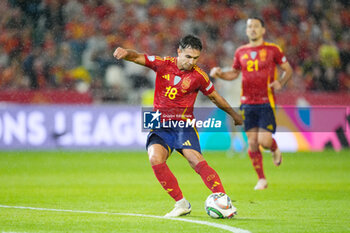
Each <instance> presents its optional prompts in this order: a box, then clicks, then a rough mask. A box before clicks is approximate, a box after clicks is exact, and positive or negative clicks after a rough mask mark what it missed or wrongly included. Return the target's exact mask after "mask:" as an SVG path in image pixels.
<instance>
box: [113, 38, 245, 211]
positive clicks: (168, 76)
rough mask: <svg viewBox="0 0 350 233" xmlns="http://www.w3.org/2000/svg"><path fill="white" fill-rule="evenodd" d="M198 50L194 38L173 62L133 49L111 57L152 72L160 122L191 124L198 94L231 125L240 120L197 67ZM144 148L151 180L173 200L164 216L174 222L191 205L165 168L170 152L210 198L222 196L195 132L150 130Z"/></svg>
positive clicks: (181, 45)
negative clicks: (188, 120)
mask: <svg viewBox="0 0 350 233" xmlns="http://www.w3.org/2000/svg"><path fill="white" fill-rule="evenodd" d="M201 50H202V43H201V41H200V39H199V38H197V37H195V36H192V35H187V36H185V37H184V38H182V39H181V41H180V42H179V47H178V50H177V53H178V56H177V57H165V58H161V57H158V56H148V55H146V54H142V53H138V52H136V51H134V50H130V49H124V48H121V47H119V48H117V49H116V50H115V51H114V53H113V56H114V57H115V58H117V59H124V60H127V61H132V62H135V63H137V64H140V65H143V66H147V67H149V68H151V69H153V70H154V71H155V72H156V81H155V82H156V83H155V94H154V103H153V106H154V111H160V113H162V116H164V118H163V119H165V120H170V118H171V117H170V118H169V119H167V117H169V116H173V117H172V118H171V120H175V121H180V120H182V117H181V116H186V117H187V118H192V119H193V117H194V116H193V106H194V102H195V100H196V97H197V94H198V91H199V90H200V91H201V92H202V93H203V94H204V95H206V96H208V97H209V99H210V100H211V101H212V102H213V103H214V104H216V105H217V106H218V107H219V108H221V109H223V110H224V111H226V112H227V113H228V114H229V115H230V116H231V117H232V118H233V120H234V123H235V124H236V125H241V124H242V123H243V119H242V117H241V115H239V114H238V113H236V112H235V111H234V110H233V109H232V108H231V107H230V105H229V104H228V103H227V102H226V100H225V99H224V98H223V97H221V96H220V95H219V94H218V93H217V92H216V91H215V88H214V86H213V84H212V82H211V81H210V80H209V77H208V75H207V74H206V73H205V72H203V71H202V70H201V69H200V68H199V67H198V66H196V63H197V61H198V58H199V56H200V53H201ZM146 148H147V151H148V156H149V161H150V163H151V165H152V169H153V171H154V174H155V176H156V177H157V179H158V181H159V183H160V184H161V185H162V186H163V188H164V189H165V191H166V192H167V193H168V194H169V195H170V196H171V197H172V198H173V199H174V200H175V201H176V203H175V208H174V209H173V210H172V211H171V212H169V213H167V214H166V215H165V216H166V217H177V216H181V215H186V214H189V213H190V212H191V205H190V203H189V202H188V201H187V200H186V199H185V198H184V196H183V194H182V191H181V189H180V187H179V185H178V182H177V179H176V178H175V176H174V174H173V173H172V172H171V171H170V169H169V167H168V166H167V164H166V161H167V159H168V157H169V156H170V154H171V152H172V151H173V150H174V149H176V150H177V151H178V152H179V153H181V154H182V155H183V156H184V157H185V158H186V159H187V161H188V162H189V164H190V166H191V167H192V168H193V169H194V170H195V171H196V172H197V173H198V174H199V175H200V176H201V178H202V180H203V181H204V183H205V185H206V186H207V187H208V188H209V189H210V190H211V191H212V192H213V193H214V192H222V193H225V190H224V187H223V185H222V183H221V180H220V178H219V175H218V174H217V173H216V172H215V171H214V169H213V168H211V167H210V166H209V165H208V163H207V162H206V161H205V159H204V157H203V155H202V154H201V149H200V145H199V140H198V134H197V131H196V129H195V128H192V127H185V128H181V127H179V125H178V126H175V127H171V128H162V127H161V128H160V129H154V130H152V131H151V132H150V133H149V134H148V137H147V142H146Z"/></svg>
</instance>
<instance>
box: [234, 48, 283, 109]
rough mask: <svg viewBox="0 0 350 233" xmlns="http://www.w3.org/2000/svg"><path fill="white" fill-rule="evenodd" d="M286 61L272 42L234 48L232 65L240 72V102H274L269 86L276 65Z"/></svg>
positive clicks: (274, 73) (275, 74)
mask: <svg viewBox="0 0 350 233" xmlns="http://www.w3.org/2000/svg"><path fill="white" fill-rule="evenodd" d="M285 62H287V59H286V57H285V56H284V54H283V52H282V50H281V49H280V48H279V47H278V46H277V45H275V44H273V43H267V42H264V43H263V44H262V45H260V46H256V47H252V46H249V45H248V44H247V45H244V46H241V47H239V48H238V49H237V50H236V53H235V56H234V59H233V65H232V67H233V68H234V69H236V70H241V72H242V93H241V103H242V104H264V103H270V104H273V105H274V103H275V96H274V91H273V89H272V88H270V87H269V84H270V83H271V82H273V81H274V80H275V79H276V77H277V66H276V65H280V64H283V63H285Z"/></svg>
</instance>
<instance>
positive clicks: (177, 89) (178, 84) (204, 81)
mask: <svg viewBox="0 0 350 233" xmlns="http://www.w3.org/2000/svg"><path fill="white" fill-rule="evenodd" d="M145 59H146V64H145V65H146V66H147V67H149V68H151V69H152V70H154V71H155V72H156V82H155V92H154V103H153V109H154V111H156V110H160V112H161V113H162V116H161V117H162V119H165V120H184V119H193V118H194V116H193V106H194V103H195V100H196V97H197V94H198V91H201V92H202V93H203V94H204V95H209V94H211V93H212V92H213V91H214V90H215V88H214V85H213V83H212V82H211V81H210V79H209V77H208V75H207V74H206V73H205V72H204V71H203V70H201V69H200V68H199V67H198V66H194V67H193V68H192V69H191V70H188V71H187V70H180V69H179V68H178V67H177V59H176V57H165V58H161V57H158V56H148V55H145Z"/></svg>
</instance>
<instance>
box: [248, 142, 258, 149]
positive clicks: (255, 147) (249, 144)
mask: <svg viewBox="0 0 350 233" xmlns="http://www.w3.org/2000/svg"><path fill="white" fill-rule="evenodd" d="M248 146H249V149H250V150H251V151H257V150H258V149H259V143H258V141H257V140H250V141H248Z"/></svg>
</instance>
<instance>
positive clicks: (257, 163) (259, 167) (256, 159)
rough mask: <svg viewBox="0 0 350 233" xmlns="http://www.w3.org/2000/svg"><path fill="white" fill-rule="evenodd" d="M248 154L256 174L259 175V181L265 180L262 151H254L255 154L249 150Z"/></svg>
mask: <svg viewBox="0 0 350 233" xmlns="http://www.w3.org/2000/svg"><path fill="white" fill-rule="evenodd" d="M248 154H249V157H250V159H251V160H252V163H253V167H254V169H255V171H256V173H257V174H258V177H259V179H265V174H264V168H263V157H262V154H261V152H260V150H258V151H254V152H252V151H250V150H248Z"/></svg>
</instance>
